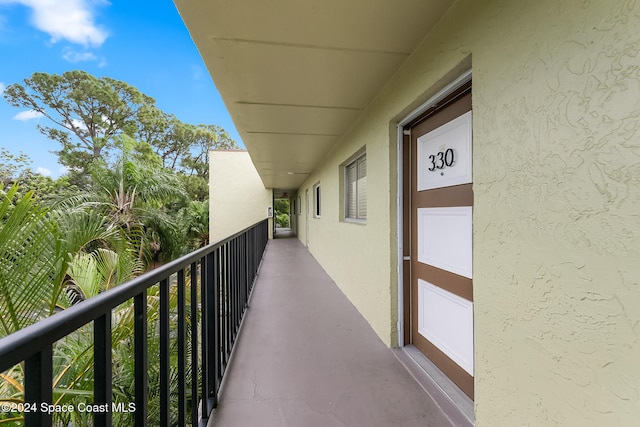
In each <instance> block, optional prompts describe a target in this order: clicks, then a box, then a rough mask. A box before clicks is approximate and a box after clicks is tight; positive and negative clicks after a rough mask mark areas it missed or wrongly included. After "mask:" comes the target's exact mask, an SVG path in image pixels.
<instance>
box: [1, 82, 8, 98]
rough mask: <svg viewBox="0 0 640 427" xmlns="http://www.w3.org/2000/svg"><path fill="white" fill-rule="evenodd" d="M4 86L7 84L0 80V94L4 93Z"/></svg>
mask: <svg viewBox="0 0 640 427" xmlns="http://www.w3.org/2000/svg"><path fill="white" fill-rule="evenodd" d="M6 88H7V86H6V85H5V84H4V83H2V82H0V95H2V94H3V93H4V90H5V89H6Z"/></svg>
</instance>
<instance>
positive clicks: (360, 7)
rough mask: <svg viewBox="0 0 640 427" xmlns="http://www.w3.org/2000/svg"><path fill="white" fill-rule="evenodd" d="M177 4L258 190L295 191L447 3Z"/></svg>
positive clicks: (189, 0) (184, 0)
mask: <svg viewBox="0 0 640 427" xmlns="http://www.w3.org/2000/svg"><path fill="white" fill-rule="evenodd" d="M175 3H176V5H177V7H178V10H179V12H180V15H181V16H182V19H183V20H184V22H185V24H186V25H187V27H188V29H189V32H190V33H191V37H192V38H193V40H194V42H195V44H196V46H197V47H198V50H199V51H200V55H202V58H203V59H204V62H205V64H206V66H207V68H208V69H209V73H210V74H211V76H212V78H213V81H214V83H215V84H216V87H217V88H218V91H219V92H220V94H221V96H222V98H223V100H224V102H225V104H226V106H227V109H228V110H229V113H230V114H231V117H232V118H233V121H234V123H235V125H236V128H237V129H238V131H239V132H240V136H241V137H242V140H243V142H244V144H245V146H246V147H247V150H248V151H249V153H250V155H251V158H252V160H253V163H254V164H255V166H256V168H257V170H258V173H259V174H260V176H261V177H262V181H263V183H264V185H265V187H266V188H280V189H296V188H298V187H299V186H300V185H301V184H302V182H303V181H304V180H305V179H306V178H307V177H308V176H309V174H310V173H311V172H312V171H313V169H314V168H315V167H316V166H317V164H318V162H319V161H320V160H321V159H322V158H323V157H324V156H325V155H326V153H327V152H328V151H329V150H330V149H331V147H333V145H334V144H336V142H337V141H338V140H339V138H340V137H341V136H342V135H343V134H344V133H345V132H346V130H347V129H348V127H349V126H350V125H351V123H353V122H354V121H355V120H356V119H357V117H358V116H359V115H360V114H361V113H362V111H363V110H364V109H365V108H366V107H367V105H368V104H369V103H370V102H371V101H372V100H373V98H374V97H375V96H376V94H377V93H378V91H379V90H380V89H381V87H382V86H383V85H384V83H385V82H386V81H387V80H388V79H389V78H390V77H391V76H392V74H393V73H394V72H395V71H396V70H397V69H398V67H399V66H400V65H401V64H402V63H403V62H404V61H405V59H406V58H407V57H408V56H409V55H410V54H411V52H413V50H414V49H415V48H416V47H417V45H418V44H419V43H420V41H421V40H422V39H423V38H424V37H425V36H426V34H427V33H428V32H429V30H430V29H431V28H432V26H433V25H434V24H435V23H436V22H437V21H438V19H439V18H440V17H441V16H442V14H443V13H444V12H445V11H446V9H447V8H448V7H449V6H450V5H451V4H452V3H453V0H395V1H393V0H273V1H265V0H175ZM214 120H215V118H214V117H213V118H212V121H214Z"/></svg>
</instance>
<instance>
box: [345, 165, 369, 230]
mask: <svg viewBox="0 0 640 427" xmlns="http://www.w3.org/2000/svg"><path fill="white" fill-rule="evenodd" d="M344 175H345V176H344V182H345V191H344V194H345V203H344V207H345V213H344V217H345V219H347V220H356V221H366V219H367V155H366V154H363V155H362V156H360V157H358V158H357V159H355V160H354V161H352V162H351V163H349V164H347V165H346V166H345V167H344Z"/></svg>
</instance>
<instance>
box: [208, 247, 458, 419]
mask: <svg viewBox="0 0 640 427" xmlns="http://www.w3.org/2000/svg"><path fill="white" fill-rule="evenodd" d="M208 425H209V426H215V427H316V426H317V427H334V426H335V427H344V426H353V427H359V426H361V427H390V426H402V427H414V426H415V427H425V426H433V427H448V426H452V425H453V424H452V422H451V421H450V420H449V418H447V416H446V415H445V414H444V413H443V412H442V410H441V409H440V408H439V407H438V406H437V405H436V403H435V402H434V400H433V399H432V398H431V397H430V396H429V395H428V394H427V393H426V392H425V391H424V390H423V388H421V387H420V386H419V385H418V383H417V382H416V381H415V380H414V378H413V377H412V376H411V374H409V372H408V371H407V370H406V369H405V368H404V366H403V365H402V364H401V363H400V362H399V361H398V359H396V357H395V356H394V354H393V351H392V350H390V349H389V348H387V347H386V346H385V345H384V344H383V343H382V341H381V340H380V339H379V338H378V336H377V335H376V334H375V332H374V331H373V330H372V329H371V327H370V326H369V325H368V323H367V322H366V321H365V320H364V319H363V318H362V316H361V315H360V314H359V313H358V311H357V310H356V309H355V308H354V307H353V305H352V304H351V303H350V302H349V300H347V298H346V297H345V296H344V294H342V292H341V291H340V290H339V289H338V288H337V286H336V285H335V283H334V282H333V281H332V280H331V279H330V278H329V276H328V275H327V274H326V273H325V272H324V270H323V269H322V267H320V265H319V264H318V263H317V262H316V261H315V259H314V258H313V257H312V256H311V255H310V253H309V252H308V251H307V249H306V248H305V247H304V246H303V245H302V244H301V243H300V242H299V241H298V239H295V238H288V239H275V240H271V241H269V244H268V246H267V250H266V253H265V257H264V261H263V264H262V267H261V270H260V272H259V276H258V280H257V283H256V285H255V287H254V291H253V296H252V298H251V301H250V308H249V310H248V311H247V313H246V315H245V320H244V324H243V326H242V329H241V332H240V335H239V338H238V341H237V343H236V347H235V350H234V354H233V358H232V360H231V364H230V366H229V368H228V370H227V372H226V374H225V379H224V383H223V388H222V391H221V397H220V401H219V405H218V408H217V410H216V411H215V412H214V414H213V415H212V418H211V419H210V420H209V424H208Z"/></svg>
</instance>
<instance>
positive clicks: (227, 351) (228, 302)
mask: <svg viewBox="0 0 640 427" xmlns="http://www.w3.org/2000/svg"><path fill="white" fill-rule="evenodd" d="M225 252H226V261H225V264H226V267H227V280H226V284H225V286H226V289H225V290H226V301H225V323H226V325H225V335H226V343H227V344H226V348H225V360H226V363H227V364H228V363H229V355H230V354H231V328H232V325H233V320H232V319H231V311H232V307H233V305H232V301H231V299H232V295H231V293H232V289H233V286H232V283H233V272H232V271H231V267H232V264H231V253H232V251H231V242H230V241H229V242H227V244H226V245H225Z"/></svg>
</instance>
